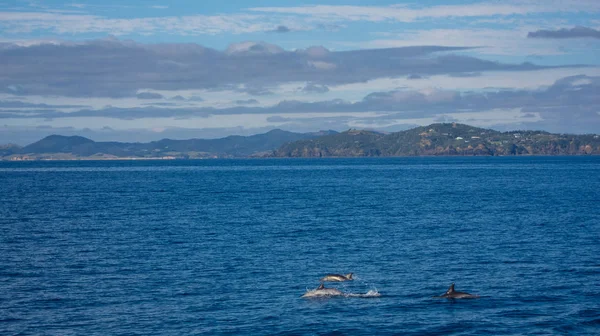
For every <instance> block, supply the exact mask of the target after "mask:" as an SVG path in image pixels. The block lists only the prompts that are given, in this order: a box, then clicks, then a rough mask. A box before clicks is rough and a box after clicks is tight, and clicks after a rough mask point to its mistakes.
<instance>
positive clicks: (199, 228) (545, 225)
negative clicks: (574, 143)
mask: <svg viewBox="0 0 600 336" xmlns="http://www.w3.org/2000/svg"><path fill="white" fill-rule="evenodd" d="M349 272H353V273H354V274H355V278H356V279H355V280H354V281H352V282H344V283H337V284H336V283H328V284H327V286H328V287H335V288H338V289H340V290H341V291H343V292H344V293H348V294H365V293H367V292H369V291H371V293H374V292H376V293H379V294H380V296H376V297H351V296H349V297H331V298H325V299H306V298H301V296H302V295H303V294H304V293H305V292H306V291H307V290H308V289H314V288H316V287H317V286H318V285H319V278H320V277H322V276H323V275H324V274H326V273H349ZM452 282H455V283H456V289H457V290H460V291H468V292H471V293H474V294H479V295H481V298H479V299H472V300H454V301H452V300H446V299H438V298H433V297H432V296H435V295H440V294H442V293H444V292H445V291H446V289H447V288H448V286H449V285H450V284H451V283H452ZM599 332H600V157H489V158H479V157H472V158H391V159H367V158H364V159H312V160H311V159H307V160H304V159H289V160H288V159H256V160H207V161H85V162H84V161H81V162H76V161H70V162H20V163H17V162H1V163H0V334H1V335H35V334H44V335H107V334H112V335H115V334H130V335H141V334H151V335H158V334H160V335H189V334H236V335H252V334H254V335H265V334H284V335H291V334H293V335H302V334H323V335H338V334H339V335H342V334H347V335H361V334H365V335H371V334H406V335H410V334H440V335H446V334H457V335H482V334H492V335H501V334H511V335H512V334H578V335H582V334H598V333H599Z"/></svg>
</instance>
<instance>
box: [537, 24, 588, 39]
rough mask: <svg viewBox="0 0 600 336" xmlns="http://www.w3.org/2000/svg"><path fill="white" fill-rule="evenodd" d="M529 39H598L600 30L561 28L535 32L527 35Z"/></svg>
mask: <svg viewBox="0 0 600 336" xmlns="http://www.w3.org/2000/svg"><path fill="white" fill-rule="evenodd" d="M527 37H529V38H547V39H569V38H595V39H600V30H596V29H592V28H588V27H574V28H570V29H568V28H563V29H558V30H537V31H533V32H530V33H528V34H527Z"/></svg>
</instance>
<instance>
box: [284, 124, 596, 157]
mask: <svg viewBox="0 0 600 336" xmlns="http://www.w3.org/2000/svg"><path fill="white" fill-rule="evenodd" d="M591 154H600V139H599V137H598V135H572V134H552V133H547V132H540V131H514V132H498V131H494V130H490V129H483V128H477V127H472V126H468V125H463V124H432V125H430V126H425V127H418V128H414V129H411V130H407V131H402V132H397V133H391V134H387V135H383V134H380V133H375V132H369V131H356V130H350V131H347V132H343V133H339V134H335V135H330V136H325V137H320V138H316V139H311V140H308V141H297V142H294V143H289V144H286V145H284V146H282V147H281V148H279V149H278V150H276V151H275V152H274V154H273V155H274V156H276V157H356V156H435V155H445V156H446V155H463V156H477V155H484V156H493V155H591Z"/></svg>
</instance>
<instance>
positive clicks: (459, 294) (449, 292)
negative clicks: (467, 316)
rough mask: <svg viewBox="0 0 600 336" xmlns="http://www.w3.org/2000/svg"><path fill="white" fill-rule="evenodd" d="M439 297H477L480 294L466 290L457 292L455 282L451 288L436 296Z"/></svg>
mask: <svg viewBox="0 0 600 336" xmlns="http://www.w3.org/2000/svg"><path fill="white" fill-rule="evenodd" d="M435 297H437V298H445V299H476V298H478V297H479V295H475V294H469V293H465V292H457V291H455V290H454V283H452V284H451V285H450V288H448V290H447V291H446V293H444V294H443V295H440V296H435Z"/></svg>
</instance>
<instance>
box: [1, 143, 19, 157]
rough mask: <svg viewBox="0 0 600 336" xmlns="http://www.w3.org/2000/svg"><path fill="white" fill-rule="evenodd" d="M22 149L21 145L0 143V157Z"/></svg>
mask: <svg viewBox="0 0 600 336" xmlns="http://www.w3.org/2000/svg"><path fill="white" fill-rule="evenodd" d="M20 150H21V146H19V145H15V144H6V145H0V158H1V157H3V156H8V155H12V154H14V153H18V152H19V151H20Z"/></svg>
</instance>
